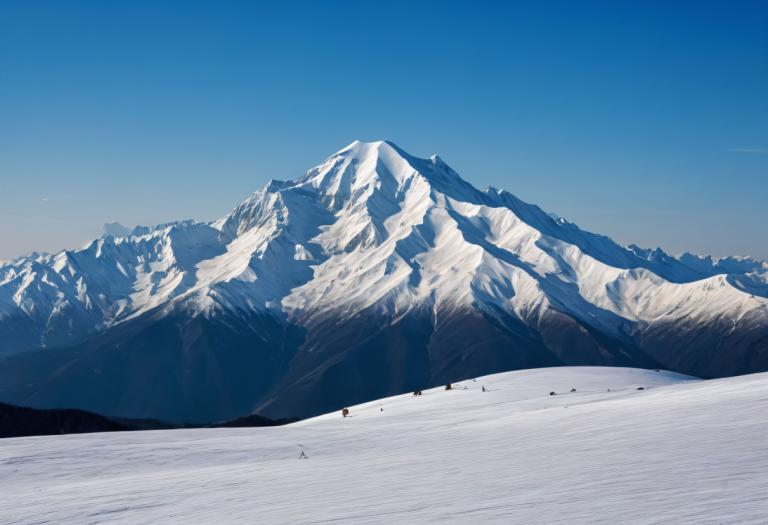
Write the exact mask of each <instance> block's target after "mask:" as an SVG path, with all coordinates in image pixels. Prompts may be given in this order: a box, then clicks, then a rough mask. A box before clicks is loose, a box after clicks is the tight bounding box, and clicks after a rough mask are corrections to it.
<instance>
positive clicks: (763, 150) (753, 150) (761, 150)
mask: <svg viewBox="0 0 768 525" xmlns="http://www.w3.org/2000/svg"><path fill="white" fill-rule="evenodd" d="M725 151H731V152H733V153H763V154H766V153H768V149H766V148H725Z"/></svg>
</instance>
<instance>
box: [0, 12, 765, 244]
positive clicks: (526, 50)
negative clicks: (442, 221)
mask: <svg viewBox="0 0 768 525" xmlns="http://www.w3.org/2000/svg"><path fill="white" fill-rule="evenodd" d="M380 138H385V139H390V140H393V141H394V142H396V143H398V144H399V145H400V146H401V147H402V148H404V149H406V150H408V151H410V152H411V153H413V154H415V155H420V156H427V155H430V154H432V153H439V154H440V155H441V156H442V157H443V158H444V159H445V160H446V161H447V162H448V163H449V164H451V165H452V166H453V167H454V168H455V169H456V170H457V171H458V172H459V173H461V174H462V175H463V176H464V178H466V179H467V180H469V181H470V182H472V183H473V184H475V185H476V186H479V187H484V186H486V185H489V184H490V185H494V186H497V187H502V188H506V189H508V190H510V191H511V192H513V193H515V194H516V195H518V196H519V197H520V198H522V199H525V200H527V201H530V202H534V203H537V204H539V205H541V206H542V207H544V208H545V209H547V210H550V211H554V212H556V213H558V214H559V215H562V216H564V217H566V218H568V219H570V220H572V221H574V222H576V223H577V224H579V225H581V226H582V227H583V228H586V229H589V230H592V231H598V232H601V233H606V234H608V235H611V236H612V237H614V238H615V239H616V240H618V241H620V242H623V243H630V242H635V243H638V244H640V245H642V246H648V247H654V246H656V245H660V246H661V247H662V248H664V249H666V250H668V251H670V252H672V253H679V252H682V251H685V250H689V251H694V252H699V253H712V254H715V255H726V254H731V253H740V254H750V255H754V256H759V257H763V258H768V227H767V225H768V206H767V203H768V2H765V1H757V2H740V1H723V2H719V3H708V2H701V1H697V2H690V3H685V2H614V1H611V2H604V3H599V2H570V1H569V2H527V3H513V2H509V3H507V2H482V1H475V2H448V1H441V2H330V1H326V2H306V3H297V2H274V3H273V4H271V5H269V4H267V3H260V2H226V1H225V2H213V1H211V2H196V1H185V2H181V1H180V2H169V1H146V2H142V1H136V0H133V1H127V0H126V1H123V2H120V1H109V2H104V1H97V0H94V1H91V2H79V1H66V2H62V1H51V2H38V1H35V0H18V1H7V0H0V258H7V257H11V256H14V255H19V254H22V253H25V252H29V251H32V250H48V251H52V250H55V249H60V248H64V247H75V246H78V245H79V244H81V243H82V242H84V241H86V240H87V239H89V238H91V237H95V236H97V235H98V234H99V232H100V229H101V225H102V223H104V222H106V221H112V220H117V221H120V222H122V223H123V224H127V225H134V224H137V223H141V224H147V223H158V222H165V221H169V220H176V219H183V218H195V219H204V220H210V219H214V218H216V217H218V216H220V215H223V214H224V213H226V212H227V211H228V210H229V209H231V208H232V207H234V206H235V205H236V204H237V203H238V202H239V201H240V200H241V199H243V198H244V197H246V196H247V195H248V194H249V193H251V192H252V191H254V190H256V189H258V188H259V187H260V186H261V185H262V184H263V183H264V182H265V181H266V180H268V179H270V178H276V179H289V178H295V177H297V176H300V175H301V174H303V173H304V171H306V169H308V168H310V167H312V166H314V165H315V164H317V163H319V162H320V161H321V160H322V159H323V158H325V157H326V156H328V155H329V154H331V153H333V152H334V151H336V150H338V149H340V148H341V147H343V146H344V145H346V144H347V143H349V142H351V141H352V140H354V139H361V140H375V139H380Z"/></svg>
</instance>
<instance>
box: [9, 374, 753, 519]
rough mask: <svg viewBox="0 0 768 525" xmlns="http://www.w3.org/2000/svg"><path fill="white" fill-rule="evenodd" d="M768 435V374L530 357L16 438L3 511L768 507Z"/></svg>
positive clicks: (275, 515)
mask: <svg viewBox="0 0 768 525" xmlns="http://www.w3.org/2000/svg"><path fill="white" fill-rule="evenodd" d="M483 386H484V387H485V388H486V390H487V391H485V392H483V391H482V387H483ZM640 386H643V387H645V390H637V388H638V387H640ZM465 387H466V389H465ZM572 388H575V389H576V391H575V392H573V393H572V392H570V390H571V389H572ZM609 389H610V391H608V390H609ZM552 390H554V391H557V392H558V395H556V396H550V395H549V392H550V391H552ZM382 409H383V411H382ZM766 442H768V374H754V375H748V376H741V377H735V378H729V379H719V380H710V381H699V380H695V379H693V378H690V377H687V376H682V375H679V374H674V373H670V372H655V371H649V370H638V369H622V368H598V367H572V368H551V369H537V370H525V371H518V372H509V373H503V374H497V375H493V376H488V377H484V378H478V379H477V380H468V381H464V382H462V383H458V384H456V385H454V389H453V390H451V391H445V390H443V389H435V390H429V391H424V395H423V396H420V397H415V396H412V395H402V396H397V397H392V398H388V399H383V400H379V401H375V402H371V403H366V404H364V405H360V406H356V407H351V409H350V417H348V418H342V417H341V414H339V413H333V414H327V415H323V416H320V417H317V418H314V419H310V420H306V421H302V422H299V423H295V424H292V425H289V426H286V427H274V428H252V429H205V430H173V431H151V432H126V433H106V434H90V435H70V436H53V437H51V436H49V437H36V438H16V439H7V440H2V441H0V483H1V484H2V489H1V490H0V521H2V522H3V523H6V524H16V523H25V524H31V523H102V522H109V523H171V522H175V523H231V522H239V523H335V522H344V523H430V522H440V523H445V522H448V523H546V524H557V523H563V524H565V523H568V524H574V523H638V524H640V523H642V524H650V523H659V524H661V523H664V524H668V523H696V524H706V523H712V524H715V523H717V524H722V523H754V524H764V523H766V522H767V521H768V449H766V447H765V443H766ZM302 450H303V451H304V452H305V453H306V455H307V456H308V457H309V459H307V460H300V459H298V458H299V455H300V453H301V451H302Z"/></svg>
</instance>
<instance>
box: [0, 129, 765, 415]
mask: <svg viewBox="0 0 768 525" xmlns="http://www.w3.org/2000/svg"><path fill="white" fill-rule="evenodd" d="M132 232H133V233H135V235H131V236H128V237H114V236H107V237H105V238H101V239H97V240H94V241H92V242H91V243H89V244H87V245H86V246H84V247H83V248H82V249H80V250H73V251H64V252H60V253H58V254H54V255H50V256H38V257H36V258H31V259H23V260H20V261H17V262H16V263H11V264H2V265H0V337H2V339H0V340H2V341H4V342H3V343H2V345H0V356H3V355H4V356H6V357H7V359H6V360H5V361H4V364H5V366H4V368H5V370H6V372H0V400H2V399H4V397H8V398H9V399H10V400H11V401H12V402H13V401H16V402H20V401H21V402H24V404H29V403H34V402H38V403H40V404H41V405H48V404H50V403H56V402H63V398H62V395H63V394H62V392H67V393H68V394H67V395H64V398H66V399H67V401H68V402H69V403H70V405H72V406H80V405H78V404H72V403H86V404H87V403H95V404H96V406H91V405H89V406H85V407H83V408H92V409H97V411H100V412H104V413H114V414H116V415H125V416H131V417H158V418H161V419H168V420H173V419H174V418H177V419H178V418H183V419H186V420H189V418H190V417H193V416H195V408H194V406H192V405H194V403H193V404H190V402H189V399H193V398H194V399H196V396H198V395H202V394H201V392H200V391H199V390H200V389H201V388H202V387H201V386H199V385H202V384H207V385H208V386H209V388H211V391H212V392H214V395H213V398H212V399H204V396H203V397H200V399H199V400H198V401H196V402H195V403H198V404H199V403H203V404H206V406H208V409H206V410H207V412H206V411H205V410H203V411H202V412H201V413H203V412H205V413H206V414H207V415H206V416H205V417H210V418H218V419H226V418H232V417H237V416H241V415H244V414H246V413H249V412H250V411H254V410H259V411H260V412H259V413H261V412H263V413H264V415H266V416H267V417H272V418H285V417H304V416H307V415H313V414H315V413H319V411H323V410H330V409H333V408H335V407H336V406H337V405H343V404H350V403H351V402H353V401H354V402H361V401H365V400H366V399H368V398H373V397H381V396H382V395H388V394H393V393H398V392H401V391H406V390H408V389H415V388H420V387H421V386H425V385H432V384H438V383H439V382H440V381H450V380H455V379H461V378H465V377H469V375H468V374H474V375H481V374H483V373H493V372H500V371H505V370H510V369H514V368H521V367H533V366H551V365H557V364H614V365H621V366H645V367H650V368H656V367H664V368H670V369H672V370H675V371H679V372H683V373H689V374H692V375H697V376H703V377H715V376H722V375H732V374H738V373H746V372H755V371H762V370H765V369H766V367H768V263H765V262H761V261H757V260H754V259H748V258H743V259H742V258H724V259H712V258H702V257H696V256H692V255H689V256H683V257H681V258H675V257H672V256H669V255H668V254H666V253H665V252H663V251H662V250H660V249H656V250H644V249H641V248H638V247H636V246H630V247H623V246H620V245H618V244H617V243H615V242H614V241H612V240H611V239H610V238H608V237H606V236H603V235H598V234H594V233H590V232H586V231H584V230H581V229H580V228H578V226H576V225H575V224H573V223H570V222H568V221H565V220H564V219H556V218H553V217H552V216H551V215H550V214H549V213H547V212H545V211H544V210H542V209H541V208H539V207H538V206H535V205H532V204H528V203H525V202H524V201H522V200H520V199H518V198H517V197H515V196H514V195H513V194H511V193H509V192H507V191H504V190H496V189H489V190H487V191H481V190H478V189H476V188H475V187H474V186H472V185H471V184H469V183H468V182H466V181H465V180H464V179H462V178H461V177H460V176H459V175H458V173H456V172H455V171H454V170H453V169H451V168H450V167H449V166H448V165H447V164H446V163H445V162H444V161H442V159H440V158H439V157H438V156H436V155H435V156H432V157H430V158H429V159H421V158H418V157H414V156H411V155H410V154H408V153H406V152H405V151H404V150H402V149H400V148H399V147H397V146H395V145H394V144H393V143H391V142H388V141H377V142H370V143H366V142H359V141H356V142H353V143H352V144H350V145H349V146H347V147H345V148H343V149H341V150H340V151H339V152H337V153H335V154H334V155H332V156H330V157H328V158H327V159H326V160H325V161H323V162H322V163H321V164H319V165H318V166H316V167H315V168H312V169H310V170H309V171H308V172H307V173H306V174H305V175H304V176H303V177H300V178H298V179H296V180H293V181H270V182H269V183H267V184H266V185H265V186H264V187H263V188H261V189H260V190H258V191H256V192H254V193H253V194H252V195H250V196H249V197H248V198H247V199H245V200H244V201H243V202H242V203H240V204H239V205H238V206H237V207H236V208H235V209H234V210H233V211H232V212H231V213H229V214H227V215H225V216H224V217H222V218H220V219H218V220H215V221H211V222H208V223H201V222H196V221H179V222H176V223H170V224H165V225H159V226H157V227H154V228H134V229H133V230H132ZM723 272H724V273H723ZM214 334H215V335H214ZM153 338H154V340H153ZM157 341H164V342H165V343H164V346H162V347H159V346H158V343H157ZM223 341H226V343H223ZM46 349H49V350H46ZM194 349H196V350H194ZM196 352H197V353H196ZM191 355H195V356H196V357H195V358H194V359H191V358H190V356H191ZM40 356H46V357H45V358H43V357H40ZM73 356H78V357H77V358H76V359H75V358H73ZM164 359H167V360H169V361H167V362H165V364H164V366H166V367H169V369H170V370H172V371H174V373H173V374H168V370H166V369H164V368H163V367H162V366H161V364H160V363H161V362H163V360H164ZM190 359H191V360H190ZM45 360H48V361H50V362H56V363H58V365H57V366H58V367H59V368H57V369H56V370H59V372H54V371H53V370H52V369H51V366H52V365H50V364H45V363H41V361H45ZM117 363H121V364H120V366H118V364H117ZM136 363H138V364H136ZM145 363H154V364H153V365H152V366H155V367H156V370H155V372H154V373H156V374H158V377H162V378H163V379H162V380H161V382H163V383H165V384H168V385H175V386H174V387H173V388H171V387H169V389H168V392H166V393H165V394H164V395H170V396H172V397H173V398H174V399H176V400H177V401H176V403H177V404H178V405H179V406H182V405H183V406H186V408H184V410H182V411H180V412H178V413H176V412H175V411H174V410H175V409H174V408H173V407H172V405H173V404H172V403H169V406H168V407H167V408H166V409H163V410H162V411H161V412H160V413H154V412H152V410H151V409H150V410H149V412H147V413H144V412H142V411H141V408H140V407H141V406H142V404H143V403H147V404H148V406H150V407H151V405H152V403H155V404H157V403H158V401H152V400H150V399H144V400H143V401H141V402H139V400H138V399H132V398H131V396H132V395H134V394H131V393H126V391H127V390H130V389H131V388H135V387H132V386H131V380H130V377H131V375H132V374H133V375H141V374H142V373H147V371H146V369H145V367H142V366H140V365H141V364H145ZM238 363H239V364H240V365H245V364H247V367H251V368H250V370H251V373H252V374H253V377H252V378H250V380H252V381H255V382H256V383H258V384H257V385H256V386H254V385H251V384H249V378H248V376H247V374H244V372H243V371H241V370H237V369H238ZM120 367H123V368H120ZM125 367H128V368H130V370H131V371H130V372H126V371H125V370H126V368H125ZM131 367H135V369H134V368H131ZM19 370H24V373H19V372H18V371H19ZM61 370H63V372H62V371H61ZM93 370H99V371H101V372H99V373H104V370H109V372H108V373H106V375H107V376H108V378H109V379H111V380H113V381H114V382H116V383H118V384H120V385H122V387H121V388H122V390H120V389H117V391H111V390H110V388H112V387H110V385H109V381H107V382H106V383H104V384H103V385H102V386H100V387H99V388H100V389H102V390H99V393H100V394H99V395H101V396H105V397H104V401H105V402H106V403H107V404H105V405H102V404H100V403H101V401H98V402H97V401H89V400H88V399H87V398H88V397H89V396H84V395H82V392H81V391H82V390H83V389H84V390H85V391H88V389H89V388H91V386H89V385H93V384H97V383H98V384H100V382H99V381H98V378H97V377H95V376H97V375H98V374H99V373H96V372H93ZM142 370H143V371H142ZM14 374H17V375H18V376H19V377H13V375H14ZM52 374H53V375H54V377H55V380H54V381H51V375H52ZM377 374H378V375H381V376H382V377H384V378H385V379H382V378H380V377H377ZM75 377H77V379H75ZM191 377H194V378H196V379H195V381H197V382H198V383H195V382H193V381H192V380H191V379H189V378H191ZM53 383H56V384H58V383H61V384H58V386H56V387H55V388H54V387H52V386H51V384H53ZM78 384H81V385H84V386H78ZM345 384H346V385H347V389H346V390H345V389H344V388H342V387H341V386H340V385H345ZM25 385H27V386H25ZM28 385H33V386H31V387H30V386H28ZM233 385H235V386H233ZM236 385H239V386H236ZM349 385H354V386H349ZM228 389H231V392H230V391H229V390H228ZM107 390H110V392H111V393H110V394H109V395H107V394H106V391H107ZM160 390H162V389H160ZM72 392H74V394H72V395H71V396H70V395H69V393H72ZM92 393H93V392H92ZM193 393H194V395H193ZM238 396H239V397H238ZM372 396H373V397H372ZM126 397H127V398H131V399H126ZM139 397H141V396H139ZM235 398H237V399H235ZM119 400H122V401H119ZM121 403H122V405H121ZM217 403H218V404H217ZM114 404H117V405H118V406H113V405H114ZM120 406H122V407H123V408H120ZM217 407H218V408H217ZM224 407H226V408H224ZM121 410H124V411H125V412H121ZM217 410H218V411H217Z"/></svg>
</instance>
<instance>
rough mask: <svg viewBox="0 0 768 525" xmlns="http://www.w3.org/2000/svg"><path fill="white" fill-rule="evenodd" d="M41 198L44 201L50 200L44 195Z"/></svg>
mask: <svg viewBox="0 0 768 525" xmlns="http://www.w3.org/2000/svg"><path fill="white" fill-rule="evenodd" d="M40 200H41V201H43V202H48V197H43V198H41V199H40Z"/></svg>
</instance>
